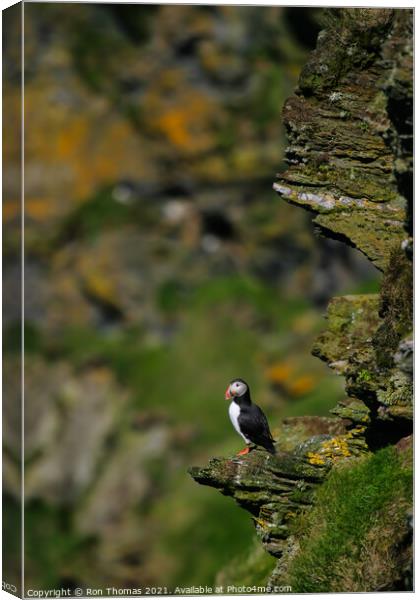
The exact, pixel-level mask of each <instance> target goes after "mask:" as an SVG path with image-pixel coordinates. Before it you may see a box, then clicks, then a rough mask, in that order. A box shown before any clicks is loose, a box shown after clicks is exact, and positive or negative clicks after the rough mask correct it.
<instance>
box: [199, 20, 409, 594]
mask: <svg viewBox="0 0 420 600" xmlns="http://www.w3.org/2000/svg"><path fill="white" fill-rule="evenodd" d="M283 116H284V121H285V124H286V128H287V132H288V139H289V147H288V148H287V150H286V159H287V163H288V168H287V170H286V172H284V173H282V174H280V175H279V176H278V181H277V182H276V183H275V184H274V189H275V190H276V192H277V193H278V194H279V195H280V197H281V198H282V199H284V200H286V201H287V202H289V203H292V204H295V205H298V206H301V207H303V208H305V209H307V210H309V211H310V212H311V213H312V215H313V217H314V222H315V224H316V227H317V229H318V230H320V231H321V232H322V234H324V235H326V236H330V237H332V238H335V239H339V240H341V241H342V242H343V243H345V244H348V245H351V246H354V247H356V248H358V249H359V250H360V251H361V252H363V253H364V254H365V255H366V256H367V258H368V259H369V261H371V262H372V263H373V264H374V265H375V266H376V267H377V268H378V269H380V270H381V271H382V272H383V280H382V286H381V292H380V294H378V295H373V294H369V295H357V296H345V297H339V298H333V299H332V300H331V302H330V304H329V307H328V314H327V320H328V324H327V330H326V331H325V332H324V333H322V334H321V335H320V336H319V337H318V339H317V340H316V341H315V344H314V348H313V352H314V354H315V355H316V356H319V357H320V358H321V359H322V360H324V361H326V362H327V363H328V365H329V366H330V367H331V368H332V369H334V370H335V371H336V372H337V373H338V374H339V375H341V376H343V377H344V379H345V385H346V391H347V395H348V398H347V400H345V401H343V402H342V403H340V404H339V406H337V408H336V409H335V410H334V411H333V412H335V414H336V415H337V417H338V418H334V419H333V418H332V419H316V418H313V419H309V420H308V419H302V420H299V419H297V420H295V421H294V422H293V423H285V424H283V425H282V426H281V427H280V428H279V430H278V435H277V437H278V440H279V441H278V444H277V449H278V454H277V456H269V455H267V454H266V453H265V452H262V451H254V452H252V453H251V454H250V455H249V456H246V457H241V458H233V459H231V458H228V459H224V458H215V459H212V460H211V461H210V463H209V464H208V465H207V466H206V467H204V468H197V467H194V468H193V469H191V474H192V476H193V477H194V479H196V481H198V482H199V483H201V484H204V485H209V486H212V487H215V488H216V489H218V490H219V491H221V492H222V493H223V494H226V495H229V496H232V497H233V498H234V499H235V500H236V501H237V502H238V504H239V505H240V506H242V507H243V508H245V509H246V510H248V511H249V512H250V513H251V515H252V518H253V520H254V522H255V526H256V531H257V534H258V537H259V539H260V540H261V542H262V544H263V545H264V547H265V549H266V550H267V551H268V552H269V553H271V554H272V555H274V556H275V557H277V558H278V562H277V564H276V566H275V568H274V571H273V573H272V575H271V577H270V579H269V580H268V581H266V583H267V584H269V585H285V584H289V585H292V587H293V591H294V592H300V591H312V592H314V591H317V592H321V591H324V592H325V591H341V592H344V591H373V590H406V589H411V585H412V582H411V560H412V556H411V519H410V510H411V509H410V506H411V474H410V469H411V459H410V452H411V450H410V449H411V432H412V344H413V342H412V264H411V244H412V241H411V237H410V236H411V229H410V227H411V217H410V215H411V205H412V13H411V11H408V10H382V9H380V10H379V9H378V10H376V9H340V10H333V11H330V12H329V13H328V15H327V25H326V28H325V29H324V30H323V31H322V32H321V33H320V35H319V38H318V43H317V48H316V50H315V51H314V52H313V53H312V55H311V57H310V59H309V61H308V63H307V64H306V66H305V67H304V69H303V71H302V73H301V76H300V80H299V86H298V89H297V91H296V93H295V94H294V95H293V96H292V97H291V98H289V99H288V100H287V102H286V104H285V106H284V110H283Z"/></svg>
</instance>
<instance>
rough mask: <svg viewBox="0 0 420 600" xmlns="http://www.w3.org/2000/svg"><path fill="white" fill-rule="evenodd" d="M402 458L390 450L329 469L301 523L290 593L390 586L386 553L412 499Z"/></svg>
mask: <svg viewBox="0 0 420 600" xmlns="http://www.w3.org/2000/svg"><path fill="white" fill-rule="evenodd" d="M405 458H406V460H404V457H403V455H401V454H399V453H398V451H397V450H396V449H395V448H394V447H388V448H385V449H383V450H380V451H379V452H377V453H376V454H374V455H371V456H369V457H365V458H363V459H354V460H352V461H351V462H349V463H346V464H344V465H340V467H336V469H335V470H333V472H332V473H331V475H330V477H329V478H328V479H327V481H326V482H325V483H324V484H323V485H322V486H321V487H320V488H319V489H318V490H317V492H316V501H315V504H314V508H313V510H311V511H310V512H309V513H308V515H307V516H306V518H305V517H304V518H303V519H302V521H301V523H300V527H302V526H304V530H305V531H306V532H307V533H305V535H304V537H303V539H302V541H301V544H300V550H299V551H298V553H297V555H296V556H295V558H294V559H293V560H292V562H291V564H290V565H289V573H288V575H289V578H290V584H291V585H292V586H293V591H294V592H312V593H313V592H338V591H342V590H344V589H345V590H346V591H368V590H366V585H367V582H369V585H370V586H371V587H370V588H369V591H372V590H373V589H381V584H383V582H384V581H386V580H387V578H390V580H391V581H392V575H393V571H394V569H395V560H396V557H395V556H392V553H390V552H389V550H390V548H391V547H392V546H394V547H395V544H396V541H397V540H398V538H399V537H401V535H402V534H401V532H404V531H405V530H406V521H407V511H408V509H409V506H410V504H411V500H412V475H413V474H412V464H411V461H410V457H408V460H407V457H405ZM378 530H379V531H380V532H381V534H380V535H379V534H378V533H376V534H375V531H376V532H377V531H378ZM297 533H298V537H299V531H298V532H297ZM375 584H377V587H376V585H375Z"/></svg>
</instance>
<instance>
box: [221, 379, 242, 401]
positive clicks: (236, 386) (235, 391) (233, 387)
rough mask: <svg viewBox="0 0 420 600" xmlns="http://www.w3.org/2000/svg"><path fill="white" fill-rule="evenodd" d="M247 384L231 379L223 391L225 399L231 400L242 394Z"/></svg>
mask: <svg viewBox="0 0 420 600" xmlns="http://www.w3.org/2000/svg"><path fill="white" fill-rule="evenodd" d="M247 389H248V386H247V384H246V383H245V382H244V381H239V380H237V381H232V383H230V384H229V385H228V387H227V390H226V393H225V399H226V400H231V399H232V398H235V397H238V396H243V395H244V394H245V392H246V391H247Z"/></svg>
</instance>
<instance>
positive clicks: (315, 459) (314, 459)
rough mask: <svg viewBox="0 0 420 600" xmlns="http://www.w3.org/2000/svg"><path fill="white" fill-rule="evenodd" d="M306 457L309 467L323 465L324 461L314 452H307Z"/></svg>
mask: <svg viewBox="0 0 420 600" xmlns="http://www.w3.org/2000/svg"><path fill="white" fill-rule="evenodd" d="M306 456H307V457H308V460H309V462H310V463H311V465H325V459H324V458H323V457H322V456H321V455H320V454H318V453H316V452H308V453H307V455H306Z"/></svg>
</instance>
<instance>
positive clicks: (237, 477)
mask: <svg viewBox="0 0 420 600" xmlns="http://www.w3.org/2000/svg"><path fill="white" fill-rule="evenodd" d="M279 432H280V433H279ZM314 432H316V435H311V436H310V437H308V434H310V433H314ZM362 432H363V427H360V426H351V427H349V428H346V425H345V421H344V420H341V419H334V418H323V417H301V418H295V419H290V420H287V419H286V420H285V422H284V424H283V426H282V428H281V429H280V430H278V431H277V432H276V433H277V436H278V437H279V438H280V441H279V442H278V443H277V445H276V450H277V454H276V455H271V454H269V453H268V452H265V451H264V450H259V449H256V450H253V451H251V452H250V453H249V454H248V455H246V456H241V457H239V456H235V457H232V458H212V459H211V460H210V462H209V463H208V465H207V466H205V467H192V468H190V470H189V473H190V474H191V476H192V477H193V478H194V479H195V481H197V483H200V484H202V485H207V486H210V487H214V488H216V489H217V490H218V491H220V492H221V493H222V494H224V495H226V496H231V497H232V498H234V500H235V501H236V502H237V503H238V504H239V505H240V506H241V507H242V508H244V509H245V510H247V511H248V512H250V513H251V515H252V518H253V521H254V524H255V528H256V532H257V535H258V537H259V539H260V541H261V542H262V544H263V545H264V547H265V549H266V550H267V552H269V553H270V554H272V555H273V556H276V557H280V556H281V555H282V553H283V551H284V545H285V542H286V540H287V538H288V537H289V536H290V534H291V529H290V528H291V526H292V524H293V521H294V520H295V519H296V517H297V516H298V514H299V512H300V511H301V510H302V509H303V508H305V507H307V506H309V505H310V504H311V501H312V496H313V492H314V489H315V487H316V486H317V485H318V484H320V483H321V482H322V481H324V479H325V477H326V475H327V473H328V472H329V470H330V469H331V467H332V465H334V464H335V463H336V462H338V461H341V460H345V459H346V458H349V457H351V456H358V455H360V454H362V453H364V452H366V451H367V446H366V443H365V441H364V439H363V437H362ZM292 437H295V438H296V439H300V440H301V441H300V442H299V443H298V444H297V445H296V447H295V448H294V449H293V450H292V451H289V452H287V451H285V450H284V449H283V444H284V442H285V440H290V439H291V438H292Z"/></svg>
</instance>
